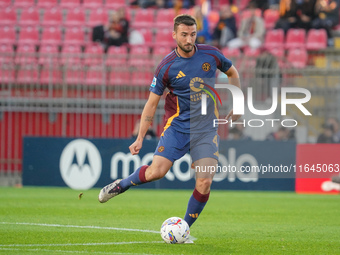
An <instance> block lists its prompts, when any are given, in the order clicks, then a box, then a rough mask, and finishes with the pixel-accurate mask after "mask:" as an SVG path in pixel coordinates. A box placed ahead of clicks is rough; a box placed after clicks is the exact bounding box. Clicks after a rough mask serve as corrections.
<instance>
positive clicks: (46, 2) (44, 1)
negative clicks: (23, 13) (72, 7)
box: [37, 0, 58, 10]
mask: <svg viewBox="0 0 340 255" xmlns="http://www.w3.org/2000/svg"><path fill="white" fill-rule="evenodd" d="M37 6H38V7H39V8H44V9H45V10H48V9H51V8H54V7H57V6H58V0H37Z"/></svg>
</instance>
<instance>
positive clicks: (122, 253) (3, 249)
mask: <svg viewBox="0 0 340 255" xmlns="http://www.w3.org/2000/svg"><path fill="white" fill-rule="evenodd" d="M0 251H39V252H48V253H50V252H61V253H77V254H85V253H90V254H94V253H93V251H65V250H47V249H25V250H22V249H15V248H0ZM95 254H116V255H156V254H150V253H130V252H127V253H124V252H104V251H96V252H95Z"/></svg>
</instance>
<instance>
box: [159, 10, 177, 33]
mask: <svg viewBox="0 0 340 255" xmlns="http://www.w3.org/2000/svg"><path fill="white" fill-rule="evenodd" d="M175 16H176V13H175V10H174V9H159V10H157V11H156V19H155V26H156V28H168V29H169V28H171V27H172V26H173V23H174V18H175Z"/></svg>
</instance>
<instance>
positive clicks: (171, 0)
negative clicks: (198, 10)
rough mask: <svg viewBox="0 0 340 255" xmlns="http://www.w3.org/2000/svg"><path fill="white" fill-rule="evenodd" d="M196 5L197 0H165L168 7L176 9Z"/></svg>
mask: <svg viewBox="0 0 340 255" xmlns="http://www.w3.org/2000/svg"><path fill="white" fill-rule="evenodd" d="M193 6H195V0H165V7H166V8H174V9H175V10H176V11H178V10H180V9H181V8H184V9H189V8H191V7H193Z"/></svg>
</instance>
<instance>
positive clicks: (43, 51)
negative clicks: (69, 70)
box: [38, 45, 59, 65]
mask: <svg viewBox="0 0 340 255" xmlns="http://www.w3.org/2000/svg"><path fill="white" fill-rule="evenodd" d="M58 62H59V54H58V47H57V46H56V45H42V46H41V47H40V50H39V60H38V63H39V64H42V65H45V64H53V63H58Z"/></svg>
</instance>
